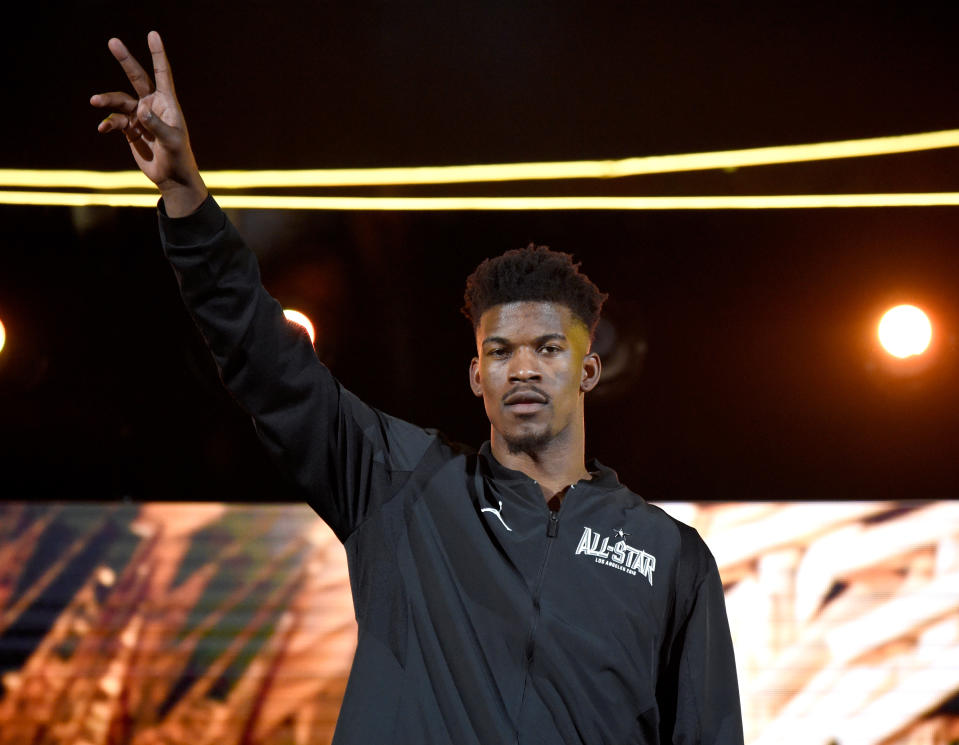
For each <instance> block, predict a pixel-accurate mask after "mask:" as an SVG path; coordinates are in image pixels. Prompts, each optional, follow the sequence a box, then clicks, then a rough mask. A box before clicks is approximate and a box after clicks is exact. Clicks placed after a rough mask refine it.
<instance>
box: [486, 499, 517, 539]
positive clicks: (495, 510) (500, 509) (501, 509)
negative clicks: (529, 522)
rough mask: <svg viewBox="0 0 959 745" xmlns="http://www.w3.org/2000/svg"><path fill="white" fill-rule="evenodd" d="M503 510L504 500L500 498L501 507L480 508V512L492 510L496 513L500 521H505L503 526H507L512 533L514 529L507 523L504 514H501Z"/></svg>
mask: <svg viewBox="0 0 959 745" xmlns="http://www.w3.org/2000/svg"><path fill="white" fill-rule="evenodd" d="M502 511H503V502H502V500H500V503H499V509H493V508H492V507H484V508H483V509H481V510H480V512H492V513H493V514H494V515H496V517H498V518H499V521H500V522H501V523H503V527H504V528H506V529H507V530H508V531H509V532H510V533H512V532H513V529H512V528H511V527H510V526H509V525H507V524H506V521H505V520H504V519H503V516H502V515H501V514H500V512H502Z"/></svg>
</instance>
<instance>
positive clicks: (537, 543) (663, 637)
mask: <svg viewBox="0 0 959 745" xmlns="http://www.w3.org/2000/svg"><path fill="white" fill-rule="evenodd" d="M160 230H161V235H162V238H163V243H164V247H165V250H166V252H167V255H168V257H169V259H170V262H171V263H172V265H173V267H174V269H175V271H176V273H177V276H178V279H179V282H180V286H181V290H182V294H183V297H184V300H185V302H186V304H187V306H188V308H189V309H190V311H191V313H192V314H193V316H194V318H195V319H196V322H197V324H198V325H199V327H200V329H201V331H202V332H203V334H204V336H205V337H206V339H207V342H208V344H209V346H210V348H211V351H212V352H213V355H214V357H215V359H216V362H217V365H218V366H219V369H220V373H221V377H222V378H223V381H224V383H225V385H226V386H227V388H228V389H229V390H230V391H231V392H232V393H233V395H234V396H235V397H236V398H237V399H238V400H239V402H240V403H241V405H242V406H243V407H244V408H245V409H246V410H247V411H248V412H249V413H250V414H251V415H252V417H253V419H254V422H255V425H256V428H257V430H258V432H259V435H260V437H261V439H262V440H263V442H264V443H265V444H266V446H267V448H268V449H269V450H270V451H271V452H272V454H273V455H274V456H275V457H276V458H277V459H278V460H279V461H280V463H281V464H282V465H283V467H284V468H285V470H286V471H287V472H288V473H289V474H290V475H291V477H292V478H293V479H295V481H296V482H297V483H298V484H299V485H300V486H301V487H302V488H303V489H304V490H305V492H306V494H307V499H308V501H309V503H310V504H311V505H312V506H313V507H314V508H315V509H316V511H317V512H318V513H319V514H320V515H321V516H322V517H323V519H324V520H326V521H327V522H328V523H329V524H330V526H331V527H332V528H333V530H334V531H335V532H336V534H337V536H339V538H340V540H342V541H343V543H344V544H345V547H346V552H347V557H348V560H349V568H350V577H351V583H352V589H353V599H354V605H355V610H356V617H357V621H358V624H359V643H358V647H357V650H356V656H355V659H354V662H353V669H352V672H351V673H350V680H349V685H348V687H347V691H346V696H345V698H344V700H343V705H342V708H341V711H340V717H339V720H338V724H337V730H336V736H335V738H334V742H335V743H338V744H339V745H347V744H355V745H388V744H390V743H396V744H399V743H409V744H410V745H427V744H430V743H444V744H450V745H474V744H475V745H500V744H501V743H502V744H504V745H505V744H508V743H522V744H523V745H527V744H529V745H532V744H533V743H539V744H542V745H560V744H561V743H565V744H567V745H573V744H574V743H575V744H577V745H578V744H589V745H601V744H606V745H627V744H628V743H742V740H743V735H742V722H741V716H740V708H739V694H738V689H737V684H736V670H735V665H734V661H733V650H732V645H731V642H730V636H729V628H728V624H727V620H726V612H725V606H724V600H723V589H722V584H721V582H720V579H719V574H718V572H717V569H716V564H715V562H714V560H713V558H712V555H711V554H710V553H709V550H708V549H707V548H706V546H705V544H704V543H703V541H702V540H701V538H700V537H699V535H698V534H697V533H696V531H695V530H693V529H692V528H690V527H688V526H686V525H683V524H682V523H680V522H678V521H676V520H673V519H672V518H670V517H669V516H668V515H666V514H665V513H664V512H663V511H661V510H660V509H658V508H656V507H654V506H651V505H649V504H647V503H646V502H645V501H644V500H643V499H642V498H640V497H639V496H637V495H636V494H633V493H632V492H631V491H629V490H628V489H627V488H626V487H624V486H623V485H622V484H620V483H619V481H618V480H617V478H616V474H615V473H614V472H613V471H611V470H610V469H608V468H605V467H604V466H602V465H600V464H599V463H595V462H593V463H592V464H590V465H589V468H590V470H591V471H592V472H593V478H592V479H591V480H588V481H581V482H579V483H578V484H575V485H574V486H573V487H572V488H571V489H570V490H569V491H568V493H567V496H566V498H565V500H564V501H563V504H562V507H561V508H560V509H559V510H558V511H556V512H551V511H550V509H549V508H548V507H547V504H546V502H545V501H544V499H543V495H542V491H541V490H540V488H539V486H538V485H537V484H536V483H535V482H533V481H532V480H531V479H530V478H529V477H528V476H526V475H524V474H523V473H520V472H518V471H513V470H510V469H508V468H505V467H503V466H502V465H500V464H499V463H498V462H497V461H496V460H495V459H494V458H493V457H492V454H491V452H490V449H489V445H488V444H486V445H484V446H483V447H481V448H480V450H479V452H472V451H469V450H465V449H463V448H460V447H458V446H454V445H452V444H450V443H448V442H447V441H446V440H444V439H443V437H442V436H440V435H439V434H437V433H436V432H433V431H429V430H424V429H421V428H419V427H416V426H414V425H412V424H409V423H407V422H404V421H401V420H398V419H396V418H393V417H390V416H388V415H386V414H383V413H382V412H380V411H377V410H375V409H373V408H372V407H370V406H367V405H366V404H364V403H363V402H362V401H360V400H359V399H358V398H356V396H354V395H352V394H351V393H349V392H348V391H347V390H346V389H345V388H343V387H342V386H341V385H340V384H339V382H337V380H336V379H335V378H333V376H332V375H331V374H330V372H329V371H328V370H327V368H326V367H324V366H323V365H322V364H320V362H319V361H318V360H317V359H316V356H315V354H314V352H313V348H312V346H311V345H310V342H309V340H308V339H307V338H306V337H305V335H304V334H303V333H302V331H300V330H298V328H297V327H295V326H293V325H292V324H289V323H287V322H286V321H285V319H284V318H283V315H282V311H281V309H280V306H279V305H278V304H277V303H276V301H275V300H273V298H271V297H270V296H269V295H268V294H267V292H266V291H265V290H264V289H263V287H262V285H261V283H260V280H259V273H258V269H257V265H256V260H255V258H254V256H253V254H252V252H250V251H249V250H248V249H247V248H246V247H245V246H244V244H243V242H242V239H241V238H240V237H239V235H238V233H237V232H236V230H235V229H234V227H233V226H232V225H231V224H230V223H229V221H228V220H227V219H226V217H225V216H224V214H223V213H222V212H221V211H220V209H219V208H218V207H217V206H216V204H215V202H214V201H213V200H212V199H208V200H207V202H206V203H205V204H204V205H203V206H202V207H201V208H200V210H199V211H198V212H197V213H195V214H194V215H192V216H190V217H187V218H183V219H178V220H171V219H169V218H167V217H166V216H165V215H164V214H163V212H162V205H161V213H160Z"/></svg>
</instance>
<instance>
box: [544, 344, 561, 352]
mask: <svg viewBox="0 0 959 745" xmlns="http://www.w3.org/2000/svg"><path fill="white" fill-rule="evenodd" d="M540 351H541V352H545V353H546V354H556V353H557V352H559V351H560V348H559V347H557V346H555V345H553V344H546V345H545V346H542V347H540Z"/></svg>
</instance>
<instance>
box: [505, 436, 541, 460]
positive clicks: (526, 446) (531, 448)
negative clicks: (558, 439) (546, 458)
mask: <svg viewBox="0 0 959 745" xmlns="http://www.w3.org/2000/svg"><path fill="white" fill-rule="evenodd" d="M552 439H553V438H552V436H551V435H550V433H549V432H529V433H526V434H522V435H514V436H512V437H509V436H505V435H504V436H503V440H504V441H505V442H506V449H507V450H508V451H509V454H510V455H520V454H525V455H530V456H534V457H535V455H536V454H537V453H539V452H540V451H541V450H542V449H543V448H545V447H546V445H548V444H549V442H550V440H552Z"/></svg>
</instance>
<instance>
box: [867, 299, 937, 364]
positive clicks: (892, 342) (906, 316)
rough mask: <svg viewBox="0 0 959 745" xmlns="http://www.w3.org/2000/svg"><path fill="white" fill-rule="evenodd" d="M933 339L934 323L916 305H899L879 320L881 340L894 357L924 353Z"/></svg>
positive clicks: (902, 357)
mask: <svg viewBox="0 0 959 745" xmlns="http://www.w3.org/2000/svg"><path fill="white" fill-rule="evenodd" d="M931 340H932V324H931V323H929V318H928V317H927V316H926V314H925V313H923V312H922V311H921V310H920V309H919V308H917V307H916V306H915V305H897V306H896V307H895V308H892V309H891V310H889V311H887V312H886V314H885V315H884V316H883V317H882V320H881V321H880V322H879V342H880V343H881V344H882V346H883V348H884V349H885V350H886V351H887V352H889V354H891V355H893V356H894V357H899V358H900V359H905V358H906V357H912V356H914V355H917V354H922V353H923V352H925V351H926V349H927V348H928V347H929V342H930V341H931Z"/></svg>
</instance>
